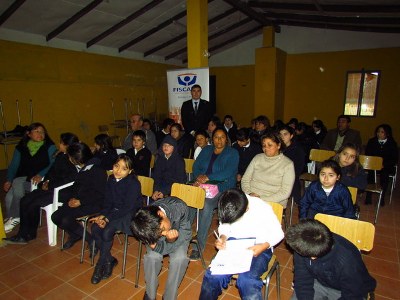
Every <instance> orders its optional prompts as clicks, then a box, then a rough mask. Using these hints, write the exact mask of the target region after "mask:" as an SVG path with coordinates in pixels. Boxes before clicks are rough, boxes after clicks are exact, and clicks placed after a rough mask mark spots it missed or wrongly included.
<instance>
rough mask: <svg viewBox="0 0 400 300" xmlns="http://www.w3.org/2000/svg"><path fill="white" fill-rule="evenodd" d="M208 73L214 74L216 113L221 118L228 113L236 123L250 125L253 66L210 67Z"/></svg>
mask: <svg viewBox="0 0 400 300" xmlns="http://www.w3.org/2000/svg"><path fill="white" fill-rule="evenodd" d="M210 75H215V76H216V86H217V88H216V89H217V115H218V116H219V117H220V118H221V119H222V118H223V117H224V116H225V115H226V114H230V115H232V116H233V118H234V120H235V122H236V123H237V124H240V125H242V126H246V127H248V126H250V120H251V119H252V118H254V66H240V67H218V68H210Z"/></svg>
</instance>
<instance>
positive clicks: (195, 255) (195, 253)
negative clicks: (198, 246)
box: [189, 250, 200, 261]
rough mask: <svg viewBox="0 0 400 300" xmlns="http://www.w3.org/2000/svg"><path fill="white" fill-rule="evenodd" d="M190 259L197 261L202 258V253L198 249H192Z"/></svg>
mask: <svg viewBox="0 0 400 300" xmlns="http://www.w3.org/2000/svg"><path fill="white" fill-rule="evenodd" d="M189 259H190V261H197V260H199V259H200V253H199V251H197V250H192V253H190V256H189Z"/></svg>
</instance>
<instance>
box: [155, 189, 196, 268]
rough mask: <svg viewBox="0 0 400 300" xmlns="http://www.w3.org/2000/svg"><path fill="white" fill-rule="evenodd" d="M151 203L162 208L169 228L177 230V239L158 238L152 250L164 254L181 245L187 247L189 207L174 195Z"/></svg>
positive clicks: (189, 224)
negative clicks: (169, 223)
mask: <svg viewBox="0 0 400 300" xmlns="http://www.w3.org/2000/svg"><path fill="white" fill-rule="evenodd" d="M152 205H155V206H159V207H161V208H162V209H164V210H165V213H166V215H167V217H168V219H169V220H170V221H171V229H176V230H177V231H178V232H179V237H178V239H177V240H176V241H175V242H173V243H169V242H167V241H166V239H165V237H164V236H162V237H161V238H159V239H158V241H157V244H156V247H155V248H154V249H153V251H155V252H158V253H160V254H161V255H166V254H169V253H172V252H174V251H175V250H176V249H177V248H178V247H180V246H182V245H185V246H186V245H187V247H189V242H190V240H191V238H192V226H191V222H190V218H189V208H188V207H187V205H186V203H185V202H183V201H182V200H181V199H179V198H176V197H167V198H163V199H160V200H157V201H156V202H154V203H153V204H152ZM156 276H157V275H156Z"/></svg>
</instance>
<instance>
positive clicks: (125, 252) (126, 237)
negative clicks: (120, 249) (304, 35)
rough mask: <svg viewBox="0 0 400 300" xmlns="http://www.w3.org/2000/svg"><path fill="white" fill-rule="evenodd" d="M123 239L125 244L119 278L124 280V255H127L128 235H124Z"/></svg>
mask: <svg viewBox="0 0 400 300" xmlns="http://www.w3.org/2000/svg"><path fill="white" fill-rule="evenodd" d="M124 237H125V239H124V240H125V243H124V256H123V259H122V273H121V278H122V279H123V278H125V270H126V255H127V253H128V235H127V234H126V233H124Z"/></svg>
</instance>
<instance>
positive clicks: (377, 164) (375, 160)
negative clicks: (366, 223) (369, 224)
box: [360, 155, 383, 224]
mask: <svg viewBox="0 0 400 300" xmlns="http://www.w3.org/2000/svg"><path fill="white" fill-rule="evenodd" d="M360 164H361V165H362V166H363V168H364V169H365V170H370V171H373V172H374V179H375V180H374V182H375V183H369V184H368V185H367V187H366V189H365V191H366V192H371V193H377V194H379V198H378V203H377V205H376V211H375V219H374V224H376V222H377V221H378V214H379V208H380V206H381V201H382V194H383V190H382V187H381V185H380V184H379V183H377V180H376V171H380V170H381V169H382V166H383V159H382V157H379V156H367V155H360Z"/></svg>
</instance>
